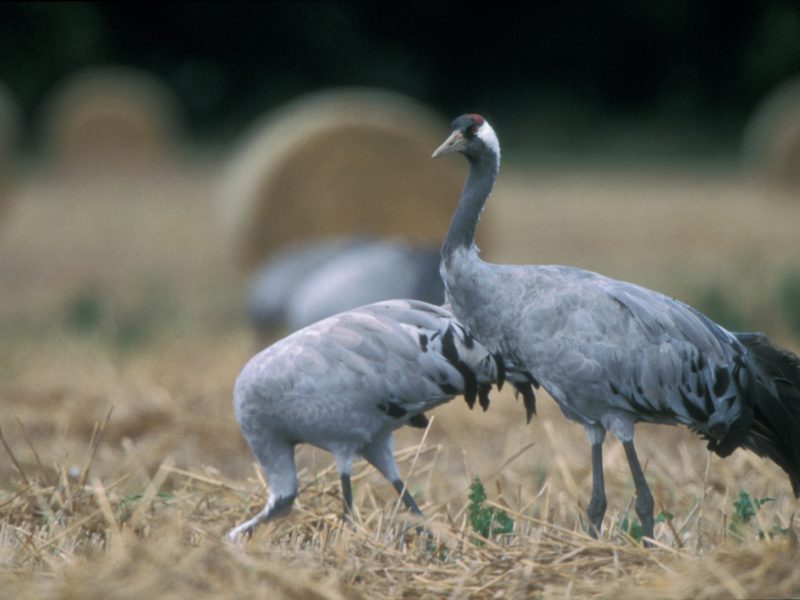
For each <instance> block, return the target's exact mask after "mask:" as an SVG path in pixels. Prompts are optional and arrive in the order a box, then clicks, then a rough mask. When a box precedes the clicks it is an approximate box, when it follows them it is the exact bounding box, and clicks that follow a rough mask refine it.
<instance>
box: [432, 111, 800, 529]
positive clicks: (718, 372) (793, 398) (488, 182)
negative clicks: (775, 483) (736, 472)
mask: <svg viewBox="0 0 800 600" xmlns="http://www.w3.org/2000/svg"><path fill="white" fill-rule="evenodd" d="M453 152H460V153H461V154H463V155H464V156H465V157H466V158H467V162H468V163H469V172H468V175H467V181H466V185H465V187H464V191H463V193H462V195H461V199H460V200H459V202H458V206H457V207H456V210H455V213H454V215H453V218H452V221H451V223H450V228H449V230H448V232H447V237H446V238H445V241H444V244H443V246H442V264H441V273H442V279H443V280H444V282H445V289H446V296H447V301H448V302H449V303H450V305H451V309H452V311H453V314H454V315H455V316H456V318H457V319H459V320H460V321H461V322H462V323H463V324H464V325H465V326H466V327H467V328H468V329H469V330H470V331H471V332H472V333H473V335H474V336H475V337H476V339H477V340H479V341H480V343H482V344H483V345H484V346H486V348H487V349H488V350H489V351H490V352H502V353H503V355H504V356H506V357H508V358H510V359H511V360H513V361H515V362H518V363H519V364H521V365H522V366H523V367H524V368H526V369H527V370H528V371H529V372H530V373H531V374H532V375H533V377H534V378H535V380H536V381H538V382H539V383H541V385H542V386H543V387H544V388H545V389H546V390H547V391H548V393H549V394H550V395H551V396H552V397H553V398H554V399H555V401H556V402H557V403H558V405H559V407H560V408H561V411H562V412H563V413H564V415H565V416H566V417H567V418H568V419H571V420H574V421H577V422H578V423H580V424H582V425H583V427H584V428H585V430H586V434H587V437H588V439H589V443H590V444H591V449H592V495H591V499H590V501H589V504H588V507H587V513H588V517H589V523H590V527H589V532H590V533H591V534H592V535H594V536H595V537H596V536H597V534H598V533H599V531H600V526H601V523H602V520H603V515H604V514H605V510H606V496H605V485H604V482H603V463H602V443H603V441H604V440H605V436H606V432H607V431H611V433H613V434H614V435H615V436H616V437H617V438H618V439H619V440H620V442H622V445H623V447H624V449H625V455H626V457H627V460H628V464H629V466H630V470H631V474H632V476H633V482H634V485H635V488H636V513H637V515H638V517H639V519H640V521H641V523H642V531H643V533H644V536H645V537H647V538H651V539H652V537H653V497H652V494H651V493H650V489H649V488H648V486H647V482H646V480H645V477H644V473H643V472H642V468H641V466H640V464H639V459H638V457H637V455H636V450H635V449H634V445H633V430H634V424H635V423H636V422H638V421H645V422H649V423H662V424H668V425H675V424H683V425H686V426H688V427H689V428H691V429H693V430H694V431H696V432H697V433H699V434H700V435H702V436H703V437H704V438H705V439H706V440H707V441H708V447H709V449H710V450H712V451H714V452H716V453H717V454H718V455H720V456H723V457H724V456H728V455H729V454H730V453H731V452H733V451H734V450H735V449H736V448H738V447H744V448H747V449H749V450H752V451H753V452H755V453H756V454H758V455H760V456H763V457H766V458H769V459H771V460H772V461H774V462H775V463H777V464H778V465H779V466H780V467H781V468H782V469H783V470H784V471H785V472H786V473H787V475H788V476H789V480H790V481H791V484H792V490H793V491H794V495H795V497H800V359H798V357H797V356H794V355H793V354H791V353H789V352H787V351H785V350H782V349H780V348H777V347H775V346H773V345H772V344H771V343H770V342H769V340H768V339H767V338H766V337H765V336H763V335H762V334H753V333H731V332H729V331H727V330H725V329H724V328H722V327H720V326H719V325H717V324H716V323H714V322H713V321H711V320H710V319H708V318H707V317H705V316H704V315H702V314H701V313H699V312H697V311H696V310H694V309H693V308H691V307H689V306H687V305H686V304H683V303H682V302H679V301H677V300H675V299H673V298H669V297H667V296H664V295H662V294H659V293H658V292H654V291H651V290H648V289H645V288H643V287H640V286H637V285H634V284H632V283H626V282H623V281H617V280H614V279H610V278H608V277H604V276H602V275H598V274H597V273H592V272H590V271H585V270H581V269H576V268H570V267H564V266H534V265H527V266H512V265H496V264H490V263H486V262H483V261H482V260H480V258H479V257H478V250H477V248H476V246H475V243H474V233H475V228H476V226H477V223H478V219H479V216H480V213H481V211H482V210H483V207H484V205H485V203H486V200H487V198H488V196H489V194H490V192H491V190H492V186H493V185H494V181H495V178H496V176H497V172H498V169H499V165H500V144H499V142H498V139H497V136H496V134H495V132H494V130H493V129H492V127H491V126H490V125H489V123H488V122H486V120H485V119H484V118H483V117H481V116H480V115H475V114H468V115H463V116H460V117H458V118H457V119H455V121H453V124H452V133H451V135H450V136H449V137H448V138H447V140H446V141H445V142H444V143H443V144H442V145H441V146H440V147H439V148H438V149H437V150H436V151H435V152H434V153H433V157H434V158H436V157H439V156H443V155H446V154H450V153H453Z"/></svg>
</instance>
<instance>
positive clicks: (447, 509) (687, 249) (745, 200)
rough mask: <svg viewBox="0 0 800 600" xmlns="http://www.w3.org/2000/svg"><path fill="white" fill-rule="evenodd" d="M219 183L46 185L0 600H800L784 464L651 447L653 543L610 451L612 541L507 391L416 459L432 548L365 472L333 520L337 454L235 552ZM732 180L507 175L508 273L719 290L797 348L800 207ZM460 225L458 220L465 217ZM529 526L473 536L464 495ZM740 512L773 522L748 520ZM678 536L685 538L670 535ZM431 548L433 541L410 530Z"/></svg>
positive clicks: (10, 425) (646, 433) (442, 433)
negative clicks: (645, 537) (531, 267)
mask: <svg viewBox="0 0 800 600" xmlns="http://www.w3.org/2000/svg"><path fill="white" fill-rule="evenodd" d="M220 173H221V169H220V166H219V165H197V167H196V168H194V169H188V168H187V170H185V171H180V172H174V173H163V172H160V173H159V174H158V176H154V177H147V176H145V175H142V174H141V173H138V174H132V173H127V174H125V175H119V176H114V175H108V176H104V177H102V178H96V179H92V180H86V179H80V178H76V177H74V176H73V177H71V178H66V177H60V178H56V177H47V176H43V175H37V176H31V177H29V178H28V179H27V180H24V181H22V182H20V185H19V187H18V188H17V192H16V197H15V198H14V202H13V204H12V205H11V206H10V207H9V210H8V211H7V214H6V219H5V220H4V222H3V224H2V227H0V289H2V294H0V431H2V442H3V443H2V445H3V448H2V449H0V453H1V454H2V456H3V459H2V460H0V557H2V558H0V586H2V587H0V589H2V590H3V592H2V594H0V595H3V596H5V597H9V598H20V599H26V598H42V597H47V598H89V599H91V598H98V599H99V598H134V597H136V598H140V597H143V596H148V595H149V596H152V597H155V598H185V597H187V596H189V595H190V594H191V595H192V597H194V598H206V597H209V598H210V597H215V598H216V597H253V598H378V597H388V598H416V597H423V598H426V597H474V598H493V597H524V596H540V597H565V596H574V597H609V596H613V597H617V598H620V597H621V598H625V597H641V595H642V593H643V592H642V591H643V590H645V589H646V590H648V592H647V593H648V595H649V596H651V597H658V598H661V597H663V598H697V597H705V598H717V597H764V596H772V597H785V596H798V595H800V574H798V572H797V569H796V568H794V565H796V564H797V561H798V559H800V550H798V545H797V538H796V533H795V525H794V521H793V517H794V513H795V511H796V509H797V506H798V505H797V502H796V501H795V500H794V498H793V497H792V495H791V487H790V485H789V482H788V480H787V478H786V477H785V476H784V474H783V472H782V471H780V469H778V467H776V466H774V465H772V464H768V463H766V462H764V461H762V460H761V459H759V458H758V457H756V456H754V455H753V454H750V453H746V452H744V451H737V452H736V453H734V455H732V456H731V457H729V458H728V459H726V460H721V459H719V458H717V457H710V456H709V454H708V452H706V450H705V448H704V445H703V443H702V442H701V440H699V439H698V438H696V437H695V436H693V435H692V434H691V433H690V432H689V431H687V430H685V429H679V428H667V427H648V426H640V427H639V428H637V446H638V449H639V455H640V457H641V459H642V461H643V464H644V467H645V471H646V474H647V476H648V479H649V482H650V484H651V487H652V490H653V494H654V497H655V500H656V511H657V512H659V511H661V512H662V513H663V514H664V515H665V518H664V519H663V522H661V523H659V524H658V525H657V526H656V538H657V540H656V541H657V547H656V548H655V549H653V550H648V551H645V550H643V549H642V548H641V547H640V546H639V545H638V544H637V543H636V541H635V540H634V539H632V538H631V537H630V536H629V535H628V534H626V533H625V532H624V531H623V527H622V525H623V523H625V522H627V523H630V521H631V517H632V502H633V499H632V491H633V486H632V483H631V481H630V476H629V473H628V469H627V465H626V463H625V460H624V453H623V450H622V447H621V445H620V444H618V443H617V442H616V441H614V440H611V439H610V440H609V441H608V442H607V444H606V451H605V455H604V461H605V467H606V485H607V492H608V501H609V510H608V513H607V515H606V520H605V523H604V535H603V536H602V539H601V540H598V541H595V540H591V539H590V538H588V537H587V536H586V535H585V534H584V533H583V530H582V522H583V519H584V516H583V515H584V509H585V505H586V502H587V501H588V497H589V490H590V464H589V447H588V444H587V443H586V441H585V439H584V434H583V431H582V430H581V428H579V427H578V426H577V425H575V424H573V423H571V422H567V421H566V420H565V419H564V418H563V416H562V415H561V414H560V413H559V411H558V410H557V409H556V408H555V407H554V405H553V402H552V401H551V400H550V399H549V398H547V397H546V395H545V394H539V396H538V409H539V410H538V414H537V416H536V417H535V418H534V420H533V422H532V423H531V424H530V425H525V420H524V411H523V409H522V405H521V402H520V401H517V400H515V399H514V397H513V394H512V393H511V392H510V391H508V390H506V389H504V390H503V392H501V393H495V394H494V395H493V402H492V406H491V407H490V409H489V411H488V412H487V413H485V414H483V413H481V412H479V411H478V410H476V411H469V410H467V409H466V407H465V405H464V403H463V401H462V400H460V399H457V400H455V401H453V402H452V403H450V404H449V405H446V406H444V407H442V408H440V409H438V410H436V411H434V412H433V413H432V416H434V417H435V418H434V419H433V421H432V424H431V426H430V428H429V430H428V431H427V432H426V433H425V434H421V433H420V432H419V431H418V430H403V431H400V432H398V434H397V436H396V447H397V450H398V462H399V466H400V469H401V472H402V473H403V475H404V477H405V479H406V481H407V483H408V485H409V487H410V489H411V491H412V492H413V493H414V495H415V497H416V498H417V501H418V502H419V504H420V506H421V508H422V509H423V511H425V513H426V515H427V516H428V517H429V518H430V524H429V527H430V529H431V530H432V531H433V533H434V542H433V543H432V544H431V543H428V542H426V541H425V540H424V539H423V540H421V539H418V538H417V537H416V535H414V534H413V533H409V531H408V527H407V525H408V524H409V523H410V521H409V520H408V519H407V515H406V513H405V511H404V510H403V509H402V508H400V509H398V508H397V502H396V496H395V494H394V492H393V490H391V488H390V487H389V486H388V485H387V484H386V483H385V482H384V481H383V480H382V478H381V477H380V476H379V475H378V474H377V473H375V472H374V471H373V470H371V469H370V468H367V467H366V466H365V465H364V464H363V463H358V465H357V468H356V470H355V473H354V478H353V480H354V493H355V499H354V500H355V506H356V510H357V522H356V524H355V525H354V526H352V527H349V526H344V525H342V523H341V521H340V520H339V517H338V515H339V512H340V509H341V508H340V507H341V499H340V492H339V487H338V485H339V483H338V477H337V476H336V473H335V470H334V469H333V465H332V460H331V457H330V456H329V455H328V454H326V453H322V452H317V451H314V450H312V449H309V448H305V447H304V448H302V449H300V450H299V452H298V466H299V467H300V476H299V478H300V489H301V491H300V495H299V497H298V501H297V503H296V504H295V509H294V511H293V512H292V513H291V514H290V515H289V516H288V517H287V518H285V519H283V520H280V521H277V522H275V523H272V524H269V525H267V526H264V527H262V528H261V529H259V530H257V531H256V533H255V535H254V536H253V538H252V539H251V540H249V541H247V542H244V543H242V544H240V545H229V544H226V543H224V542H223V541H222V537H223V534H224V533H225V532H226V531H227V530H228V529H229V528H230V527H231V526H233V525H234V524H236V523H238V522H241V521H242V520H244V518H245V517H247V516H250V515H252V514H253V513H254V512H255V511H257V510H259V509H260V508H261V505H262V503H263V501H264V497H265V495H264V482H263V479H262V478H261V476H260V475H259V474H258V473H257V471H256V470H255V469H254V462H253V458H252V456H251V455H250V453H249V451H248V450H247V448H246V446H245V444H244V442H243V440H242V439H241V437H240V435H239V433H238V430H237V428H236V425H235V422H234V419H233V414H232V410H231V406H230V395H231V387H232V384H233V381H234V379H235V377H236V374H237V372H238V370H239V369H240V368H241V366H242V365H243V364H244V362H245V360H246V359H247V358H248V357H249V356H250V355H251V354H252V353H253V352H254V351H255V350H256V348H255V345H254V341H253V339H252V337H251V335H250V333H249V332H248V331H247V329H246V325H245V322H244V317H243V314H242V312H243V311H242V309H241V301H242V289H241V283H242V282H241V281H240V279H239V277H240V275H239V274H238V271H237V269H235V268H232V266H231V264H230V263H229V262H228V258H227V257H228V256H229V253H228V252H227V250H228V249H226V248H224V247H223V246H222V244H221V239H222V236H221V234H220V232H219V231H218V229H217V225H215V223H216V221H215V215H216V210H217V207H215V206H214V205H213V198H212V196H213V193H214V190H215V189H216V185H217V183H218V178H219V176H220ZM796 200H797V199H796V198H791V197H788V196H782V195H779V194H778V193H777V192H775V191H770V190H766V189H762V188H759V187H756V186H755V185H754V184H749V183H746V182H744V181H742V180H740V179H738V178H737V177H736V176H735V175H734V174H731V173H719V174H711V175H709V174H703V175H702V176H701V175H693V174H686V173H635V174H631V173H625V172H619V173H612V174H608V173H605V172H604V173H599V172H593V171H578V170H563V171H557V172H541V173H538V172H535V171H533V172H529V171H523V170H522V169H520V168H519V167H517V168H516V169H514V168H513V167H508V166H504V171H503V172H502V173H501V181H500V183H499V186H498V189H497V190H496V192H495V194H494V197H493V199H492V200H491V202H490V205H489V208H488V209H487V210H488V211H492V216H491V220H490V221H489V220H487V223H486V224H487V225H489V226H490V227H491V228H492V231H491V232H489V234H490V235H489V237H490V239H491V240H492V254H491V256H489V258H491V259H495V260H498V261H507V262H534V261H536V262H545V263H549V262H558V263H567V264H574V265H578V266H584V267H588V268H591V269H595V270H599V271H602V272H604V273H607V274H609V275H613V276H616V277H620V278H624V279H629V280H634V281H637V282H639V283H642V284H645V285H647V286H650V287H654V288H656V289H659V290H661V291H664V292H666V293H669V294H672V295H675V296H677V297H679V298H682V299H685V300H688V301H690V302H692V303H696V302H699V301H701V300H702V297H703V292H704V291H705V290H708V289H710V288H718V289H721V290H722V291H723V292H724V294H725V297H726V298H727V299H728V300H729V302H730V304H731V305H732V306H734V307H736V308H737V309H738V310H739V311H740V312H741V314H742V315H743V317H744V318H745V319H746V325H747V327H748V328H749V329H761V330H765V331H766V332H767V333H768V334H770V335H771V336H772V337H773V339H774V340H775V341H776V342H779V343H781V344H783V345H785V346H787V347H791V348H793V349H794V350H795V351H798V350H800V347H799V346H798V342H797V340H796V338H793V337H792V334H791V332H790V330H789V329H788V327H787V325H786V319H785V316H784V315H783V314H782V313H781V312H780V310H779V308H778V305H777V300H776V290H777V289H778V288H779V287H780V283H781V280H782V278H783V277H784V276H785V274H786V273H787V272H789V271H791V270H792V269H794V270H795V271H796V270H797V269H798V268H800V264H798V257H800V236H799V235H798V227H797V225H798V223H800V202H797V201H796ZM454 203H455V198H454ZM474 477H479V478H480V480H481V481H482V483H483V485H484V486H485V490H486V495H487V497H488V498H487V500H486V505H488V506H493V507H498V508H502V509H504V510H505V511H506V512H507V514H508V516H509V517H510V518H511V519H512V520H513V521H514V530H513V533H510V534H502V535H497V536H494V537H492V538H491V539H488V540H486V539H477V537H476V534H475V532H474V531H473V529H472V526H471V524H470V518H469V504H470V500H469V498H468V496H469V487H470V483H471V482H472V481H473V478H474ZM741 491H744V492H746V493H747V494H748V496H749V497H751V498H754V499H763V498H771V499H772V500H769V501H766V502H765V503H764V504H763V506H761V507H760V509H759V510H758V511H757V512H756V513H755V515H754V516H752V518H750V519H749V520H747V521H746V522H745V521H743V520H742V519H741V510H740V509H737V508H736V507H735V506H734V501H736V500H737V499H739V498H740V496H739V494H740V492H741ZM667 513H668V515H667ZM412 532H413V530H412Z"/></svg>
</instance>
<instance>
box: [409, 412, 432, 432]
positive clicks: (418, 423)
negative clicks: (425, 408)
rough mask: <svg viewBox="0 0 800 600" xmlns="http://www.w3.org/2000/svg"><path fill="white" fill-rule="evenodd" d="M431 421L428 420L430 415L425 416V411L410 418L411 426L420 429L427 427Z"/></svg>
mask: <svg viewBox="0 0 800 600" xmlns="http://www.w3.org/2000/svg"><path fill="white" fill-rule="evenodd" d="M429 423H430V421H428V417H426V416H425V413H420V414H418V415H414V416H413V417H411V418H410V419H409V420H408V424H409V426H411V427H418V428H419V429H426V428H427V427H428V424H429Z"/></svg>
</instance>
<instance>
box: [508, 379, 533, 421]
mask: <svg viewBox="0 0 800 600" xmlns="http://www.w3.org/2000/svg"><path fill="white" fill-rule="evenodd" d="M512 385H513V386H514V390H515V391H516V392H518V393H519V394H521V395H522V404H523V405H524V406H525V423H526V424H528V423H530V422H531V419H532V418H533V415H535V414H536V395H535V394H534V393H533V387H532V385H531V384H530V383H517V382H512Z"/></svg>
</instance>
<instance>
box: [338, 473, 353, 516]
mask: <svg viewBox="0 0 800 600" xmlns="http://www.w3.org/2000/svg"><path fill="white" fill-rule="evenodd" d="M340 479H341V481H342V503H343V504H344V516H345V517H348V516H350V515H352V514H353V487H352V486H351V485H350V473H342V474H341V475H340Z"/></svg>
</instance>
